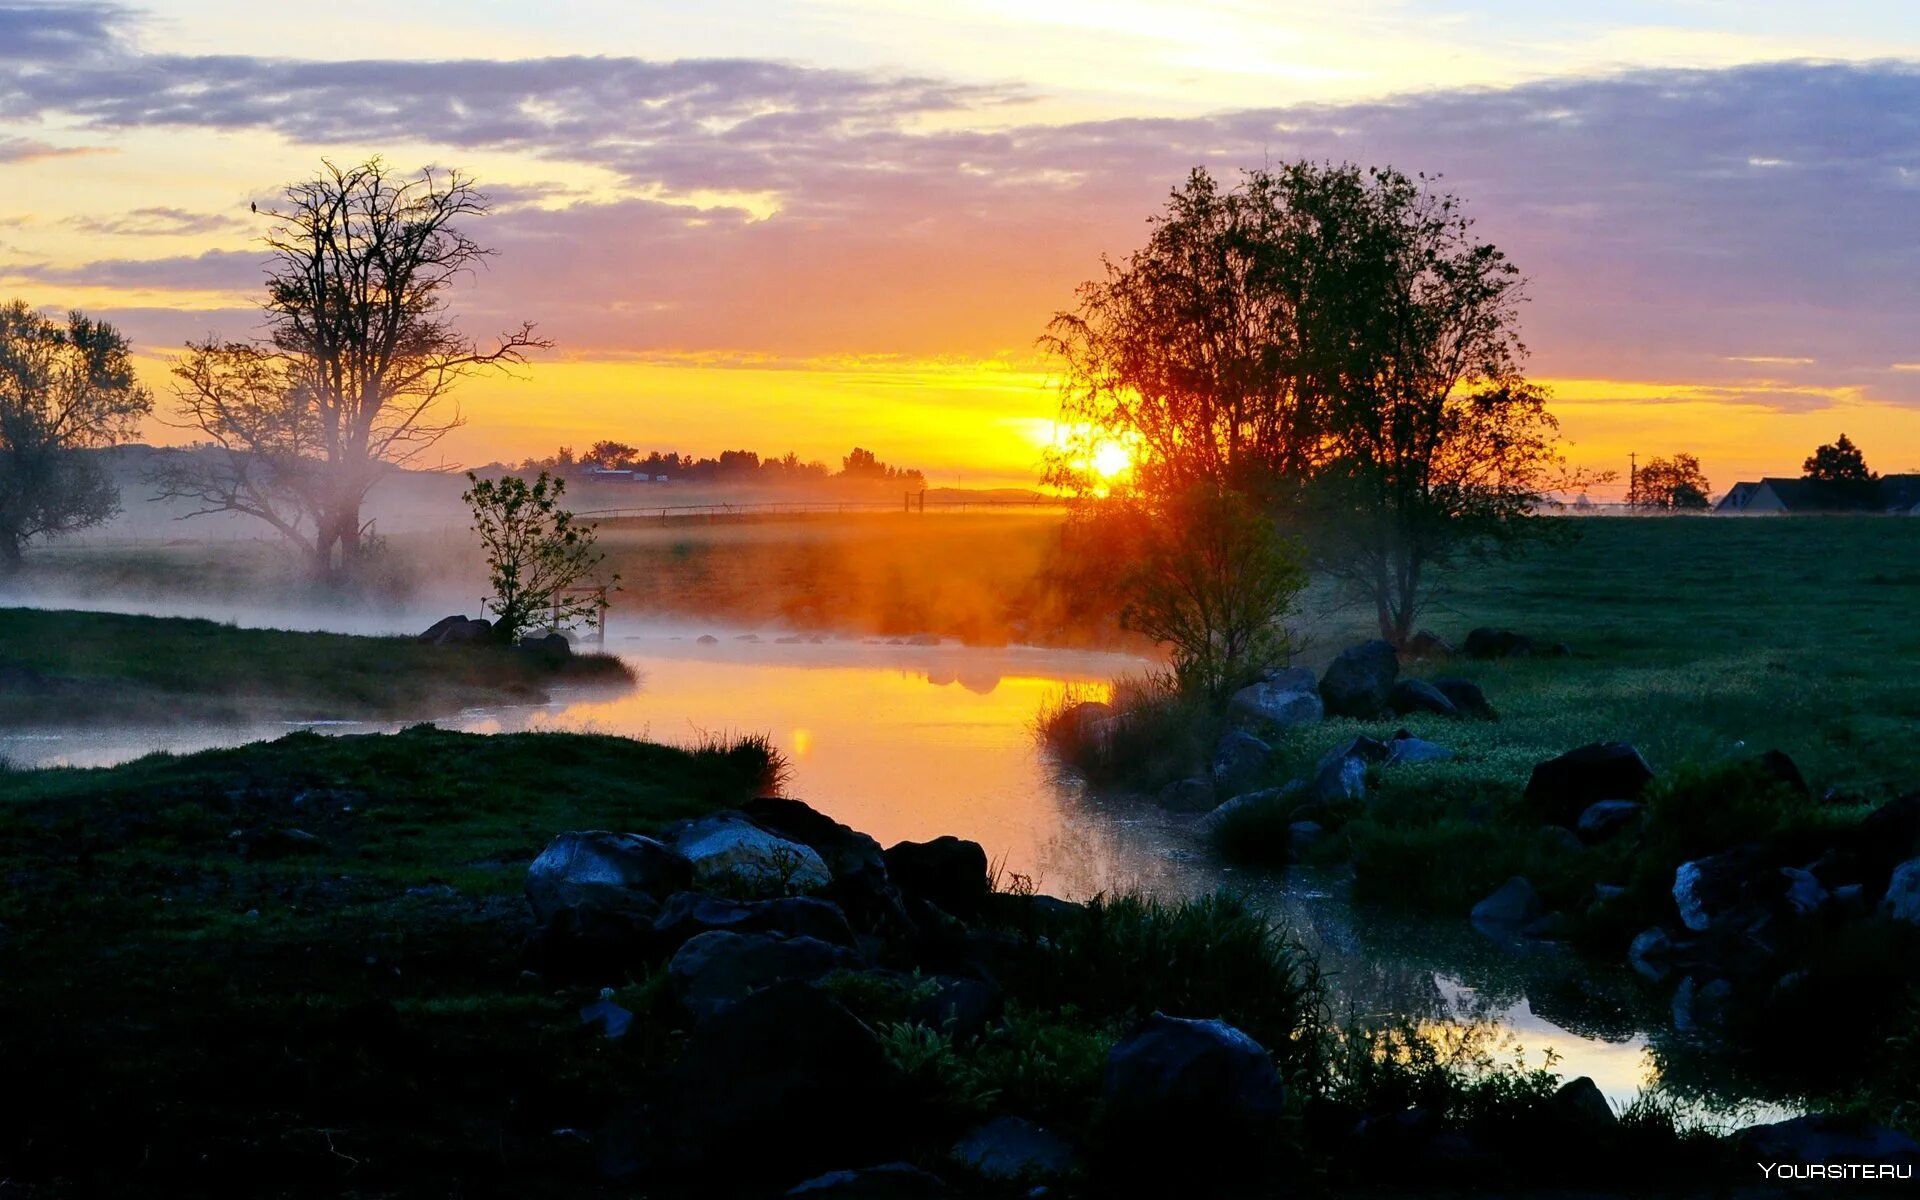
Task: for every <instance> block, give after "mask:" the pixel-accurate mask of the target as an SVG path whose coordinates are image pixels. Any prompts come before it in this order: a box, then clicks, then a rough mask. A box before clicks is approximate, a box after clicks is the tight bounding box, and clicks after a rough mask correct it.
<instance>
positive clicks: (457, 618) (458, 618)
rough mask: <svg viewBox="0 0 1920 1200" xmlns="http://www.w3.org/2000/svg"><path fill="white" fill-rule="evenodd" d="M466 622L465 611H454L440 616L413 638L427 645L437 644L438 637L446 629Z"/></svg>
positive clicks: (438, 641) (443, 633)
mask: <svg viewBox="0 0 1920 1200" xmlns="http://www.w3.org/2000/svg"><path fill="white" fill-rule="evenodd" d="M466 623H467V615H466V614H465V613H455V614H453V615H452V616H450V617H441V618H440V619H439V620H438V621H435V622H434V623H433V624H431V625H429V626H427V628H426V630H425V631H424V632H422V633H421V634H419V635H418V636H417V637H415V638H414V639H413V640H414V641H416V642H423V643H425V644H427V645H429V646H437V645H439V644H440V639H441V637H442V636H443V635H445V633H446V632H447V630H449V629H452V628H454V627H456V626H464V625H466Z"/></svg>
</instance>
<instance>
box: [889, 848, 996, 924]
mask: <svg viewBox="0 0 1920 1200" xmlns="http://www.w3.org/2000/svg"><path fill="white" fill-rule="evenodd" d="M885 859H886V865H887V876H888V878H890V879H892V880H893V882H894V885H895V886H896V887H898V888H899V889H900V890H901V891H902V892H905V893H907V894H908V895H910V896H917V897H919V898H920V899H922V900H925V901H927V902H929V903H931V904H933V905H935V906H936V907H938V908H940V909H941V910H942V911H944V912H946V913H949V914H951V915H953V916H956V917H960V918H962V919H966V920H971V919H972V918H973V916H974V915H975V914H976V913H978V912H979V911H980V906H981V905H982V904H984V903H985V902H986V898H987V893H988V892H990V891H992V884H991V882H990V881H989V880H988V879H987V852H986V851H985V850H984V849H982V848H981V846H980V843H979V842H969V841H965V840H963V839H961V838H957V837H951V836H948V837H937V838H935V839H933V840H932V841H930V842H899V843H896V844H895V845H892V846H889V847H887V849H886V852H885Z"/></svg>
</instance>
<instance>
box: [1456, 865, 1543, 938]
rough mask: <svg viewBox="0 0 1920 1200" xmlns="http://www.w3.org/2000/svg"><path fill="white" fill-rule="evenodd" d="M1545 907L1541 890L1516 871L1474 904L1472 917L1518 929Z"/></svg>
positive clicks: (1484, 923) (1479, 922) (1487, 923)
mask: <svg viewBox="0 0 1920 1200" xmlns="http://www.w3.org/2000/svg"><path fill="white" fill-rule="evenodd" d="M1542 911H1543V910H1542V907H1541V904H1540V895H1539V893H1538V892H1535V891H1534V890H1533V885H1532V884H1531V883H1529V882H1527V880H1526V878H1525V877H1524V876H1521V875H1515V876H1514V877H1513V878H1512V879H1509V880H1507V881H1506V882H1505V883H1503V884H1501V885H1500V886H1499V887H1498V888H1496V889H1495V890H1494V892H1493V894H1492V895H1490V896H1488V897H1487V898H1486V899H1484V900H1482V901H1481V902H1480V903H1478V904H1476V905H1474V906H1473V920H1474V922H1475V923H1476V924H1479V925H1491V926H1496V927H1499V928H1502V929H1515V930H1517V929H1519V928H1520V927H1521V926H1523V925H1525V924H1527V923H1528V922H1530V921H1533V920H1535V919H1536V918H1538V917H1539V916H1540V914H1541V912H1542Z"/></svg>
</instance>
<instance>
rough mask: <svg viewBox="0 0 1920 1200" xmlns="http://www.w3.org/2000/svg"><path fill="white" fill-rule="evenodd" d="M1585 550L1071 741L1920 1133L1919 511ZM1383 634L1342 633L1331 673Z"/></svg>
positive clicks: (1064, 722)
mask: <svg viewBox="0 0 1920 1200" xmlns="http://www.w3.org/2000/svg"><path fill="white" fill-rule="evenodd" d="M1579 532H1580V533H1581V536H1580V537H1579V538H1578V540H1577V541H1574V542H1572V543H1571V544H1569V545H1567V546H1565V547H1563V548H1560V549H1556V550H1555V551H1554V552H1552V553H1541V554H1537V555H1534V556H1530V557H1529V558H1526V559H1523V560H1519V561H1516V562H1504V563H1493V564H1488V565H1487V566H1486V567H1485V568H1484V569H1483V570H1482V571H1480V572H1478V573H1477V574H1475V575H1473V576H1463V577H1462V578H1461V579H1460V580H1459V581H1458V585H1457V587H1456V590H1455V591H1454V592H1453V593H1452V594H1450V595H1449V596H1448V597H1447V603H1446V605H1445V608H1444V610H1438V611H1435V612H1434V613H1433V614H1432V616H1431V627H1432V629H1433V630H1435V631H1436V633H1437V634H1438V635H1439V638H1438V640H1435V639H1431V638H1429V639H1416V642H1415V644H1414V645H1412V646H1410V647H1408V648H1407V650H1406V652H1403V653H1398V654H1396V653H1395V652H1394V651H1392V649H1391V648H1389V647H1387V646H1385V644H1384V643H1375V644H1374V646H1373V648H1372V649H1371V650H1363V649H1360V648H1358V647H1356V648H1355V649H1354V650H1353V651H1352V652H1351V653H1346V654H1342V655H1340V656H1338V664H1337V665H1335V664H1329V666H1328V669H1327V670H1325V671H1296V672H1278V673H1275V674H1274V675H1272V676H1271V677H1270V678H1269V679H1268V681H1266V682H1265V683H1263V684H1262V685H1261V688H1260V689H1258V690H1257V692H1255V693H1250V694H1248V695H1246V696H1244V697H1242V698H1241V699H1240V700H1239V701H1238V702H1236V703H1235V704H1234V705H1231V706H1221V705H1209V704H1206V703H1204V702H1200V701H1197V700H1195V699H1193V698H1191V697H1187V696H1183V695H1181V694H1179V693H1178V692H1177V691H1175V690H1173V689H1170V688H1166V687H1156V686H1153V685H1152V684H1151V683H1146V684H1140V685H1136V686H1133V687H1130V688H1123V689H1121V690H1120V691H1119V692H1118V693H1117V695H1116V703H1115V711H1112V712H1105V711H1102V710H1100V709H1084V708H1075V707H1073V706H1071V705H1068V706H1064V707H1063V708H1062V710H1061V711H1060V712H1059V713H1057V714H1054V718H1053V720H1052V722H1051V723H1050V725H1049V733H1050V737H1051V738H1052V740H1053V741H1054V744H1055V745H1056V746H1058V747H1059V748H1060V749H1061V751H1062V753H1063V754H1064V755H1065V756H1066V757H1068V758H1069V759H1070V760H1073V761H1076V762H1078V763H1080V764H1081V766H1082V769H1083V770H1084V771H1085V772H1087V773H1088V774H1089V775H1090V777H1092V778H1095V779H1096V780H1102V781H1105V782H1107V783H1108V784H1109V786H1115V787H1122V788H1131V789H1134V790H1143V791H1153V792H1159V793H1161V794H1162V795H1163V802H1165V803H1167V804H1169V805H1172V806H1175V807H1184V808H1189V809H1193V810H1195V811H1199V812H1203V813H1204V814H1205V815H1203V816H1201V817H1200V818H1199V819H1200V821H1201V822H1202V826H1203V829H1204V830H1205V831H1206V833H1207V835H1208V836H1209V837H1210V838H1211V840H1212V841H1213V843H1214V845H1215V846H1216V848H1217V850H1218V852H1219V853H1221V854H1223V855H1227V856H1229V857H1232V858H1236V859H1239V860H1241V861H1245V862H1251V863H1255V864H1260V865H1265V866H1273V867H1284V866H1285V865H1286V864H1288V863H1292V862H1309V863H1320V864H1342V865H1346V866H1348V867H1349V868H1350V869H1351V871H1352V873H1353V882H1354V895H1355V898H1356V899H1357V900H1359V901H1361V902H1364V903H1374V904H1380V905H1386V906H1398V907H1405V908H1412V909H1422V910H1427V911H1432V912H1438V913H1443V914H1449V915H1454V916H1458V917H1461V918H1466V917H1468V916H1469V915H1473V916H1474V917H1476V918H1477V920H1478V921H1479V923H1481V924H1482V925H1483V926H1484V927H1486V928H1487V929H1488V932H1489V933H1491V934H1492V935H1494V936H1496V937H1506V938H1533V939H1546V940H1556V941H1565V942H1568V943H1571V944H1572V945H1574V946H1577V947H1579V948H1580V949H1582V950H1583V951H1585V952H1587V953H1589V954H1591V955H1592V956H1593V957H1594V958H1595V960H1596V961H1598V962H1602V963H1606V964H1611V965H1615V966H1618V965H1623V964H1628V963H1631V965H1632V968H1633V970H1634V972H1635V974H1636V975H1637V976H1638V977H1639V979H1640V980H1641V984H1640V986H1641V987H1642V988H1643V989H1644V990H1645V991H1646V992H1647V994H1648V998H1649V1000H1650V1001H1651V1002H1652V1003H1654V1004H1657V1005H1658V1006H1660V1007H1662V1008H1665V1009H1668V1010H1669V1011H1671V1013H1672V1017H1673V1021H1674V1024H1675V1029H1676V1034H1677V1037H1676V1038H1675V1039H1673V1040H1670V1041H1668V1042H1667V1043H1666V1044H1667V1045H1668V1046H1669V1047H1671V1046H1675V1045H1684V1046H1685V1047H1686V1052H1687V1053H1688V1054H1689V1055H1693V1056H1696V1057H1697V1058H1706V1059H1710V1060H1715V1061H1717V1064H1718V1065H1717V1067H1716V1068H1714V1069H1712V1070H1711V1071H1709V1074H1717V1075H1718V1076H1719V1077H1720V1078H1722V1079H1726V1080H1729V1081H1731V1084H1732V1086H1731V1088H1730V1090H1734V1091H1736V1092H1738V1091H1745V1092H1746V1094H1749V1095H1764V1096H1776V1097H1781V1098H1785V1099H1789V1100H1797V1101H1801V1102H1807V1103H1811V1104H1813V1105H1815V1106H1817V1107H1825V1108H1866V1109H1870V1110H1872V1111H1874V1112H1876V1113H1878V1114H1880V1115H1881V1116H1882V1117H1883V1118H1886V1119H1890V1120H1895V1121H1901V1122H1905V1123H1907V1124H1909V1125H1911V1124H1912V1123H1913V1122H1914V1120H1915V1116H1916V1109H1915V1106H1914V1100H1915V1097H1916V1092H1915V1091H1914V1088H1915V1086H1916V1080H1915V1075H1914V1073H1913V1072H1914V1064H1913V1060H1912V1057H1911V1046H1912V1041H1911V1031H1912V1028H1913V1023H1914V1021H1915V1018H1916V1014H1917V1013H1920V1008H1917V1007H1916V1000H1915V997H1916V995H1920V923H1916V921H1917V919H1920V904H1916V902H1915V898H1914V897H1913V896H1910V895H1909V894H1908V893H1909V891H1910V890H1911V889H1912V887H1913V886H1914V885H1916V884H1920V868H1915V867H1909V868H1908V869H1907V874H1905V875H1902V874H1901V868H1902V866H1903V865H1904V864H1908V863H1910V862H1912V861H1913V860H1914V859H1915V858H1916V856H1920V840H1917V839H1920V794H1916V789H1920V742H1917V741H1915V739H1914V738H1913V732H1912V731H1913V729H1914V727H1915V722H1916V720H1920V682H1916V677H1915V676H1914V674H1913V673H1912V671H1911V668H1910V664H1911V663H1912V662H1913V661H1914V660H1915V657H1916V655H1920V633H1917V632H1916V630H1915V627H1914V625H1913V624H1912V622H1911V621H1910V620H1909V619H1908V616H1907V614H1908V613H1910V612H1912V611H1913V610H1914V607H1915V605H1916V604H1920V573H1917V572H1915V571H1913V570H1912V569H1910V567H1909V566H1908V565H1907V564H1912V563H1914V562H1920V522H1912V521H1905V520H1895V519H1845V518H1796V519H1791V520H1784V519H1783V520H1745V521H1725V520H1687V519H1677V520H1671V519H1670V520H1589V521H1583V522H1580V523H1579ZM1475 629H1479V630H1481V632H1480V633H1479V634H1477V635H1475V634H1474V633H1473V630H1475ZM1364 636H1365V633H1364V628H1363V627H1360V628H1354V629H1348V630H1337V631H1335V632H1333V633H1331V634H1329V635H1326V636H1325V637H1324V638H1323V641H1322V645H1321V648H1320V649H1319V661H1322V662H1325V661H1326V660H1327V651H1328V650H1330V649H1334V648H1337V647H1340V646H1344V645H1347V644H1348V643H1349V642H1350V641H1351V640H1354V639H1357V638H1358V637H1364ZM1521 642H1524V643H1525V645H1524V646H1523V645H1521ZM1379 670H1384V672H1385V674H1384V675H1381V674H1379V673H1378V671H1379ZM1409 681H1418V682H1417V684H1416V683H1413V682H1409ZM1376 684H1377V685H1378V687H1379V690H1378V691H1377V692H1374V691H1372V690H1371V689H1372V688H1373V687H1374V686H1375V685H1376ZM1435 693H1438V694H1439V695H1438V698H1437V699H1436V697H1435ZM1475 701H1484V707H1480V706H1479V705H1478V704H1477V703H1475ZM1136 732H1137V733H1138V734H1139V736H1138V737H1136V736H1134V734H1135V733H1136ZM1401 735H1404V736H1401ZM1615 745H1617V746H1618V747H1619V748H1617V749H1612V750H1595V751H1589V752H1587V753H1586V754H1585V755H1583V756H1581V757H1578V758H1574V759H1561V756H1562V755H1564V754H1566V753H1567V752H1569V751H1574V750H1576V749H1577V748H1580V747H1591V746H1615ZM1556 760H1559V761H1558V762H1557V764H1556ZM1547 764H1555V765H1547ZM1516 880H1518V881H1520V882H1518V883H1515V882H1513V881H1516ZM1702 1069H1703V1068H1702V1066H1701V1063H1700V1062H1698V1061H1695V1062H1690V1063H1689V1064H1688V1069H1687V1072H1686V1073H1688V1074H1698V1073H1699V1072H1700V1071H1701V1070H1702Z"/></svg>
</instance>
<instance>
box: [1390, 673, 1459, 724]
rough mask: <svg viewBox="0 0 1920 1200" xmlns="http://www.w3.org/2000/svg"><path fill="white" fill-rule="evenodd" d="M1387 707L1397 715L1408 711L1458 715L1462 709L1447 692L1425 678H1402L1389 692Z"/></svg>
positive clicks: (1437, 714) (1444, 715)
mask: <svg viewBox="0 0 1920 1200" xmlns="http://www.w3.org/2000/svg"><path fill="white" fill-rule="evenodd" d="M1387 707H1388V708H1391V709H1392V710H1393V711H1394V712H1395V713H1396V714H1397V715H1399V716H1403V717H1404V716H1406V715H1407V714H1408V713H1433V714H1434V715H1435V716H1441V717H1457V716H1459V715H1460V710H1459V708H1458V707H1456V706H1455V705H1454V703H1453V701H1451V700H1449V699H1447V694H1446V693H1445V692H1443V691H1441V690H1440V689H1439V688H1437V687H1434V686H1433V685H1432V684H1430V683H1428V682H1427V681H1426V680H1424V679H1402V680H1401V681H1400V682H1398V683H1396V684H1394V685H1393V690H1392V691H1391V692H1388V693H1387Z"/></svg>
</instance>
